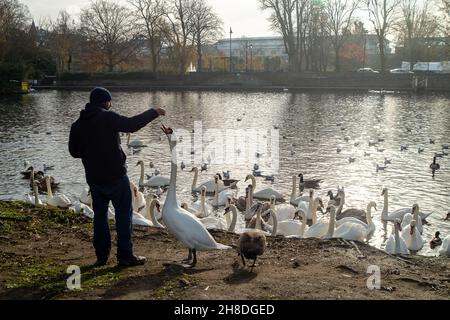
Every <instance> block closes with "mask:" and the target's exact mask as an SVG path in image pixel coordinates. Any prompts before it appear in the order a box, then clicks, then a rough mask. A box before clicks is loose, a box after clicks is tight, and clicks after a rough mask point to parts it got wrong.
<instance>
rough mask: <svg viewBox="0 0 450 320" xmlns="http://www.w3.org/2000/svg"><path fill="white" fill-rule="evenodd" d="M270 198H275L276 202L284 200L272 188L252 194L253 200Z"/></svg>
mask: <svg viewBox="0 0 450 320" xmlns="http://www.w3.org/2000/svg"><path fill="white" fill-rule="evenodd" d="M272 196H275V198H276V199H277V200H282V199H284V198H283V195H282V194H281V193H279V192H278V191H276V190H274V189H272V188H266V189H263V190H260V191H258V192H255V193H254V194H253V198H255V199H261V200H270V199H271V197H272Z"/></svg>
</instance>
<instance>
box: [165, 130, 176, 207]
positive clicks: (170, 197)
mask: <svg viewBox="0 0 450 320" xmlns="http://www.w3.org/2000/svg"><path fill="white" fill-rule="evenodd" d="M169 143H171V139H170V138H169ZM170 151H171V154H172V157H171V162H170V185H169V192H168V193H167V198H166V202H165V203H164V204H170V205H172V206H176V207H178V202H177V169H178V167H177V163H176V147H175V146H174V147H171V148H170Z"/></svg>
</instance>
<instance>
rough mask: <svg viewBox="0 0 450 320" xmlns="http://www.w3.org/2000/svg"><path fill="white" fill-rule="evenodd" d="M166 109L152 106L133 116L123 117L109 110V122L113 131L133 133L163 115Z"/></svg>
mask: <svg viewBox="0 0 450 320" xmlns="http://www.w3.org/2000/svg"><path fill="white" fill-rule="evenodd" d="M165 115H166V111H165V110H164V109H162V108H154V109H153V108H152V109H150V110H147V111H145V112H143V113H141V114H138V115H137V116H134V117H130V118H128V117H125V116H122V115H120V114H118V113H115V112H112V111H110V112H109V114H108V117H109V122H110V125H111V127H112V128H113V130H114V131H117V132H124V133H133V132H136V131H138V130H140V129H142V128H143V127H145V126H146V125H147V124H149V123H150V122H152V121H153V120H155V119H156V118H158V117H159V116H165Z"/></svg>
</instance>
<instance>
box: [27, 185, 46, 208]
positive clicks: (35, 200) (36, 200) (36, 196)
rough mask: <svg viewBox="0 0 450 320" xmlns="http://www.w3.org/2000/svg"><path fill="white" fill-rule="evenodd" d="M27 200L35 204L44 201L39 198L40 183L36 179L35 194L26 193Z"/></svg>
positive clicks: (38, 204)
mask: <svg viewBox="0 0 450 320" xmlns="http://www.w3.org/2000/svg"><path fill="white" fill-rule="evenodd" d="M25 201H26V202H27V203H30V204H34V205H35V206H40V205H42V201H41V199H39V192H38V184H37V182H36V181H35V182H34V183H33V194H32V195H30V194H27V195H25Z"/></svg>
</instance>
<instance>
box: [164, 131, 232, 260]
mask: <svg viewBox="0 0 450 320" xmlns="http://www.w3.org/2000/svg"><path fill="white" fill-rule="evenodd" d="M162 130H163V131H164V133H165V134H166V135H167V138H168V139H169V145H170V151H171V154H172V155H173V156H172V161H171V172H170V186H169V192H168V194H167V198H166V202H165V203H164V207H163V211H162V216H163V217H162V219H163V221H164V224H165V225H166V228H167V230H168V231H169V232H170V233H172V234H173V235H174V236H175V237H176V238H177V239H178V240H179V241H180V242H181V243H182V244H183V245H184V246H186V247H187V248H188V249H189V256H188V259H187V261H188V262H191V261H190V260H191V257H192V256H193V259H192V262H191V263H190V264H189V267H194V266H195V265H196V264H197V250H200V251H202V250H225V249H230V247H229V246H225V245H223V244H220V243H217V242H216V241H215V240H214V238H213V237H212V236H211V234H210V233H209V232H208V230H207V229H206V228H205V226H204V225H203V224H202V223H201V222H200V220H199V219H198V218H196V217H194V216H192V215H191V214H190V213H189V212H187V211H186V210H184V209H182V208H181V207H180V206H179V205H178V201H177V193H176V187H177V181H176V180H177V162H176V158H174V157H175V155H176V152H175V150H174V149H175V148H176V144H177V138H176V136H175V134H174V133H173V130H172V129H170V128H166V127H165V126H164V125H163V126H162Z"/></svg>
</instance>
